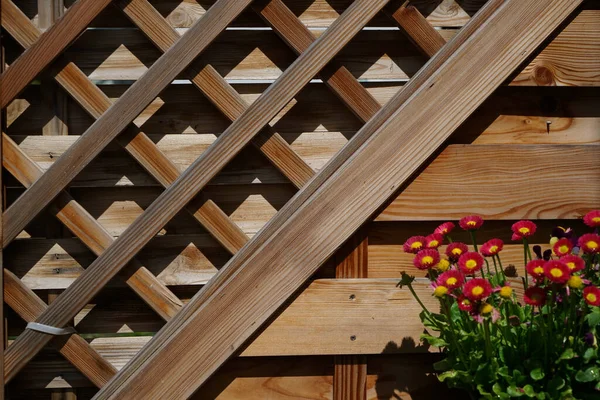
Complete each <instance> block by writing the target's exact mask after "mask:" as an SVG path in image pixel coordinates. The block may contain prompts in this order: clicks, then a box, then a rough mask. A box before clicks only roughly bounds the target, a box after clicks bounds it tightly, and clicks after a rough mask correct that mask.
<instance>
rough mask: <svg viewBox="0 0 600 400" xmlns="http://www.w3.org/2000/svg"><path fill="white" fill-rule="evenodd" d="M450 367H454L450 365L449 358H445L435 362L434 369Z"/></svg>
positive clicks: (447, 368)
mask: <svg viewBox="0 0 600 400" xmlns="http://www.w3.org/2000/svg"><path fill="white" fill-rule="evenodd" d="M450 368H452V366H451V365H450V362H449V361H448V359H447V358H446V359H443V360H442V361H438V362H436V363H433V369H435V370H436V371H448V370H449V369H450Z"/></svg>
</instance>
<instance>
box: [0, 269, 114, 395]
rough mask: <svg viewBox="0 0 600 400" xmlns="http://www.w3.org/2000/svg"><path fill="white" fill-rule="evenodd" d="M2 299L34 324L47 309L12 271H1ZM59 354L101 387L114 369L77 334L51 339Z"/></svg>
mask: <svg viewBox="0 0 600 400" xmlns="http://www.w3.org/2000/svg"><path fill="white" fill-rule="evenodd" d="M3 277H4V298H5V301H6V304H8V305H9V307H11V308H12V309H13V310H15V311H16V312H17V313H18V314H19V316H20V317H21V318H23V319H24V320H25V321H26V322H33V321H35V320H36V319H37V317H39V316H40V314H41V313H42V312H43V311H44V310H45V309H46V308H47V307H48V306H47V305H46V303H44V301H43V300H42V299H40V298H39V297H38V296H37V295H36V294H35V293H34V292H33V291H32V290H31V289H29V288H28V287H27V286H25V285H24V284H23V283H22V282H21V281H20V280H19V278H17V277H16V276H15V275H14V274H13V273H12V272H10V271H8V270H6V269H4V273H3ZM53 342H54V344H56V345H57V348H58V349H59V352H60V353H61V354H62V355H63V356H64V357H65V358H66V359H67V360H69V362H71V363H72V364H73V365H74V366H75V367H77V369H78V370H79V371H81V373H83V374H84V375H85V376H86V377H87V378H88V379H89V380H90V381H91V382H92V383H93V384H94V385H96V386H98V387H102V386H104V385H105V384H106V382H108V380H109V379H110V378H112V377H113V375H114V374H115V373H116V372H117V370H116V369H115V368H114V367H113V366H112V365H111V364H110V363H109V362H108V361H106V359H104V358H103V357H102V356H101V355H100V354H98V352H97V351H96V350H94V349H93V348H92V347H90V345H89V344H88V343H87V342H86V341H85V340H84V339H82V338H81V336H79V335H78V334H72V335H69V336H68V337H67V338H66V339H65V338H62V337H57V338H55V339H54V341H53Z"/></svg>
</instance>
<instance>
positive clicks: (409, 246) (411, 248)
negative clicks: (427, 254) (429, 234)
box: [403, 236, 427, 254]
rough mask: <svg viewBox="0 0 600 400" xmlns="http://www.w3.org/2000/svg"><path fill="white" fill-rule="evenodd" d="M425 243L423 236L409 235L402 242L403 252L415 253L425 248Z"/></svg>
mask: <svg viewBox="0 0 600 400" xmlns="http://www.w3.org/2000/svg"><path fill="white" fill-rule="evenodd" d="M425 243H427V239H425V236H413V237H410V238H408V240H407V241H406V242H404V246H403V247H404V252H405V253H413V254H417V253H418V252H419V251H420V250H421V249H423V248H425Z"/></svg>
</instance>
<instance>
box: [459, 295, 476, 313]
mask: <svg viewBox="0 0 600 400" xmlns="http://www.w3.org/2000/svg"><path fill="white" fill-rule="evenodd" d="M456 302H457V303H458V308H459V309H461V310H463V311H467V312H471V311H473V302H472V301H471V300H469V299H467V298H466V297H465V296H464V295H462V294H461V295H460V296H459V297H458V300H456Z"/></svg>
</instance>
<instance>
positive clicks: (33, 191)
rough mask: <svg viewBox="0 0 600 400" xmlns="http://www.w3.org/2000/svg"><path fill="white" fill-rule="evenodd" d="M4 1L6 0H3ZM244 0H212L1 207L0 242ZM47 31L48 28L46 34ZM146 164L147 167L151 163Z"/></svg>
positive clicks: (221, 26) (73, 173) (99, 147)
mask: <svg viewBox="0 0 600 400" xmlns="http://www.w3.org/2000/svg"><path fill="white" fill-rule="evenodd" d="M5 1H8V0H3V2H5ZM249 2H250V0H235V1H227V0H220V1H218V2H217V3H216V4H215V5H213V6H212V7H211V8H210V11H209V12H208V13H207V15H206V16H207V18H202V19H201V20H199V21H198V22H197V23H196V25H194V27H193V28H191V29H190V30H189V31H188V32H187V34H186V35H184V36H183V37H182V38H181V40H179V41H178V42H177V43H176V44H175V45H174V46H173V47H172V48H171V49H169V51H167V52H166V53H165V54H164V55H163V56H162V57H161V58H160V59H159V60H157V61H156V62H155V63H154V64H153V65H152V67H151V68H150V69H149V70H148V72H147V73H146V74H145V75H144V77H143V78H141V79H140V80H138V81H137V82H136V83H135V84H134V85H132V86H131V87H130V88H129V90H128V91H127V92H125V94H123V96H121V98H120V99H119V100H118V101H117V102H116V103H115V104H114V105H113V106H112V107H110V108H109V109H108V110H107V111H106V112H105V113H104V114H103V115H102V117H101V118H99V119H98V120H96V122H95V123H94V124H92V126H91V127H90V128H89V129H88V130H87V131H86V133H85V134H84V135H82V137H81V138H80V139H79V140H78V141H77V142H76V143H74V144H73V146H71V147H70V148H69V150H68V151H67V152H66V153H65V154H64V155H63V157H61V158H60V159H59V160H58V161H57V162H56V163H55V164H54V165H53V166H52V167H51V168H50V169H49V170H48V171H47V172H46V173H45V174H44V175H43V176H42V177H41V178H40V179H38V180H37V181H36V182H35V183H34V184H33V185H32V186H31V187H30V188H29V189H27V191H26V192H25V193H24V194H23V195H22V196H21V197H19V198H18V199H17V200H16V201H15V202H14V203H13V204H12V205H11V207H9V208H8V210H6V211H5V220H4V222H5V232H6V234H5V236H4V244H5V245H6V244H7V243H9V242H10V241H12V240H13V239H14V238H15V237H16V236H17V235H18V234H19V232H21V231H22V230H23V228H24V227H25V226H26V225H27V223H28V222H29V221H31V219H32V218H33V217H35V215H37V214H38V213H39V212H40V211H41V210H42V209H43V208H44V207H45V206H46V205H47V204H48V203H49V202H50V201H52V199H53V198H54V197H56V196H57V195H58V193H59V192H60V191H61V190H62V189H64V188H65V187H66V186H67V185H68V183H69V182H70V181H71V180H72V179H73V178H74V177H75V176H76V175H77V174H78V173H79V172H80V171H81V170H82V169H83V168H84V167H85V166H86V165H87V164H88V163H89V162H90V161H91V160H92V159H93V158H94V157H95V156H97V155H98V154H99V153H100V151H102V149H103V148H104V147H106V145H108V143H110V141H111V140H112V139H114V138H115V137H116V136H117V135H118V134H119V133H120V132H121V131H122V130H123V129H125V128H126V127H127V126H128V125H129V123H130V122H131V121H132V120H133V119H134V118H135V117H136V116H137V115H138V114H139V113H140V112H141V111H142V110H143V109H144V108H145V107H146V106H147V105H148V104H150V102H151V101H152V100H154V98H155V97H156V96H157V95H158V94H159V92H160V91H161V90H162V89H164V87H165V86H167V85H168V84H169V83H170V82H171V81H172V80H173V79H175V77H176V76H177V75H178V74H179V73H180V72H181V71H183V69H184V68H185V67H186V66H187V65H188V64H189V63H190V62H191V61H192V60H193V59H194V58H195V57H196V56H197V55H198V54H199V53H201V52H202V51H203V50H204V49H205V48H206V47H207V46H208V45H209V44H210V43H211V41H212V40H213V39H214V38H215V37H216V36H217V35H218V34H219V33H220V32H221V31H222V30H223V29H225V28H226V27H227V25H228V24H229V23H230V22H231V21H232V20H233V19H234V18H235V17H236V16H237V15H238V14H239V13H240V12H242V11H243V9H244V8H245V6H246V5H248V3H249ZM77 4H79V3H77ZM66 16H67V15H65V18H66ZM65 18H63V19H62V20H61V22H62V21H64V20H65ZM57 25H58V24H57ZM55 26H56V25H55ZM49 33H50V31H49V32H48V33H46V34H49ZM46 34H45V35H46ZM40 40H41V38H40ZM38 42H39V40H38ZM38 42H36V43H38ZM190 49H193V50H190ZM83 83H85V82H83ZM136 138H138V137H137V136H136ZM146 139H147V138H146ZM139 140H143V138H139ZM141 149H142V150H145V151H147V152H149V151H151V150H153V147H150V146H145V147H141ZM149 167H152V164H150V165H149ZM17 209H18V211H17Z"/></svg>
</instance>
